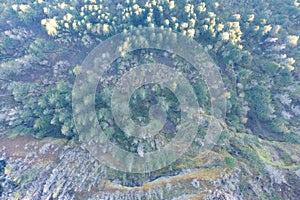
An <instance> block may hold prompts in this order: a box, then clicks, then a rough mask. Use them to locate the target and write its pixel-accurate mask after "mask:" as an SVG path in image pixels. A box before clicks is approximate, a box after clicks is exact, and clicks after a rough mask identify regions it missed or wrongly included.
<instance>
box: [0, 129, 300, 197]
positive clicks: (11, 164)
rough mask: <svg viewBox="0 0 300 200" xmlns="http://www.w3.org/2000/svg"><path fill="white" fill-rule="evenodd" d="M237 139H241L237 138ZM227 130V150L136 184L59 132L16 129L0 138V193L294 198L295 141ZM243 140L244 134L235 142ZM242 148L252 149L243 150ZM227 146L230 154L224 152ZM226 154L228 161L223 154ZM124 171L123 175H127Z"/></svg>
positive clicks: (298, 173)
mask: <svg viewBox="0 0 300 200" xmlns="http://www.w3.org/2000/svg"><path fill="white" fill-rule="evenodd" d="M242 139H243V140H242ZM247 139H248V140H253V141H254V140H255V139H254V137H252V136H249V135H247V134H236V135H235V137H234V139H233V138H231V139H230V140H229V141H230V146H231V148H232V149H234V151H232V150H229V149H227V150H224V149H223V148H222V147H220V146H218V145H217V146H216V147H215V148H214V149H213V150H212V151H206V152H203V153H201V154H199V155H198V156H196V157H193V158H190V161H191V162H190V163H188V162H187V161H186V160H184V158H183V159H182V160H179V161H177V162H176V164H175V165H174V167H173V169H172V170H173V171H177V172H178V173H177V174H175V175H166V173H164V170H165V169H162V170H161V171H160V172H155V173H156V176H155V175H153V174H152V175H150V174H149V176H148V177H151V176H152V177H155V178H152V179H153V180H150V178H149V179H148V180H147V179H144V181H143V182H142V183H140V184H139V185H138V186H136V185H134V184H135V183H134V181H133V182H131V183H130V182H126V181H124V180H123V181H122V179H120V177H119V176H120V174H118V172H115V171H112V170H110V169H109V168H107V167H106V166H104V165H102V164H101V163H99V162H98V161H97V160H95V159H94V158H93V157H92V156H91V155H90V154H89V152H87V151H85V150H84V149H82V148H81V147H80V145H79V144H70V143H68V142H67V141H65V140H63V139H53V138H45V139H42V140H37V139H34V138H32V137H29V136H26V137H22V136H17V137H15V138H13V139H10V138H7V137H6V136H2V137H1V139H0V147H1V148H0V156H1V157H0V169H1V170H0V173H1V175H0V181H1V184H2V189H1V190H0V192H2V196H1V199H31V200H32V199H36V200H38V199H118V200H119V199H130V200H131V199H228V200H229V199H297V197H298V196H299V195H300V191H299V189H298V187H297V186H299V185H300V169H299V164H300V157H299V155H300V147H299V146H297V145H291V144H285V143H279V142H270V141H264V140H261V139H258V140H256V142H255V143H254V142H251V143H247ZM242 141H243V142H242ZM244 148H249V149H252V150H253V151H252V152H253V155H252V157H251V156H250V151H249V155H248V158H247V156H245V155H244V153H245V152H247V151H245V150H243V149H244ZM229 153H230V154H229ZM225 157H227V158H228V157H230V158H232V159H233V161H234V162H235V164H234V165H231V164H230V163H228V162H226V159H224V158H225ZM256 163H257V164H256ZM123 179H130V178H128V177H127V176H126V177H125V178H123Z"/></svg>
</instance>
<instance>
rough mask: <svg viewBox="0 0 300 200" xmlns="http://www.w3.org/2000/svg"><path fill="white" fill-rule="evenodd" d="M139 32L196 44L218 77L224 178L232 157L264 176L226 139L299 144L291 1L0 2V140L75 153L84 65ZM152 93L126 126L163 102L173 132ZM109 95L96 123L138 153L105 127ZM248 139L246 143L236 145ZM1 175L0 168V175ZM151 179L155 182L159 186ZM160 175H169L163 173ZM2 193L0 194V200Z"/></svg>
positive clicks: (298, 54) (175, 116)
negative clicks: (75, 93) (75, 110)
mask: <svg viewBox="0 0 300 200" xmlns="http://www.w3.org/2000/svg"><path fill="white" fill-rule="evenodd" d="M138 27H152V28H154V27H155V28H160V29H162V30H168V31H176V32H179V33H180V34H183V35H185V36H187V37H189V38H191V39H194V40H195V41H197V42H198V43H200V44H201V45H202V46H203V48H204V49H205V51H207V53H208V54H209V55H210V56H211V58H212V59H213V61H214V62H215V63H216V64H217V66H218V67H219V69H220V73H221V75H222V78H223V81H224V84H225V87H226V90H227V92H226V94H225V95H226V99H227V105H226V107H227V111H226V117H225V119H224V122H225V124H226V131H224V133H223V134H222V135H221V137H220V143H221V144H223V143H226V142H228V141H230V142H228V143H226V145H225V147H222V148H224V149H225V150H226V151H227V152H229V156H227V157H226V158H225V160H224V161H225V163H226V164H227V165H228V166H229V168H234V167H235V165H236V163H235V159H233V157H232V156H237V157H243V158H246V159H249V160H253V161H254V162H253V163H252V165H253V167H257V168H258V169H260V170H262V163H261V161H260V160H259V159H258V158H257V156H256V155H255V154H254V153H253V152H252V150H251V148H248V147H245V146H240V145H241V144H240V141H237V139H233V138H230V136H231V134H232V133H245V134H246V135H249V138H252V136H253V137H255V138H256V139H255V140H254V141H256V140H258V139H265V140H267V141H275V142H288V143H291V144H296V145H299V144H300V128H299V127H300V120H299V119H300V84H299V83H300V45H299V44H300V40H299V37H300V2H298V1H297V0H267V1H259V0H253V1H236V0H229V1H228V0H219V1H206V0H201V1H200V0H180V1H173V0H141V1H137V0H125V1H110V0H65V1H62V0H53V1H46V0H30V1H17V0H11V1H4V2H2V3H0V110H1V112H0V130H1V132H3V133H6V134H7V135H9V136H10V137H14V136H16V135H32V136H34V137H36V138H39V139H42V138H45V137H52V138H65V139H67V140H68V141H69V142H71V143H72V144H73V143H74V144H78V143H80V135H78V133H77V131H76V128H75V125H74V121H73V118H72V87H73V83H74V81H75V78H76V75H78V73H79V71H80V70H81V69H82V66H81V64H82V62H83V60H84V58H85V57H86V56H87V54H88V53H89V52H90V51H91V50H92V49H93V48H94V47H96V46H97V45H98V44H101V42H102V41H104V40H105V39H107V38H109V37H110V36H113V35H115V34H118V33H122V32H126V31H128V30H132V29H134V28H138ZM162 54H164V52H161V51H157V50H152V51H150V50H144V51H143V50H142V51H137V52H132V53H130V54H126V55H124V56H123V57H122V58H120V59H118V60H116V61H115V62H114V63H113V66H114V67H115V68H116V69H117V70H118V69H120V68H118V66H119V65H125V66H127V67H128V68H131V67H134V66H136V65H137V63H146V62H150V63H159V62H160V61H161V55H162ZM168 59H169V60H168V62H169V63H172V65H173V66H175V68H177V69H180V70H182V71H184V72H185V73H186V74H187V75H188V73H189V70H186V69H187V68H188V65H189V64H188V63H187V62H186V61H185V60H184V59H182V58H180V57H178V56H173V57H172V56H170V57H169V58H168ZM192 82H193V84H192V85H193V87H194V90H195V92H196V94H197V98H198V103H199V104H200V105H201V106H202V107H203V108H204V109H205V111H206V112H207V113H209V110H210V106H211V104H210V97H209V93H208V92H207V87H205V84H204V82H203V80H202V79H200V78H199V79H197V78H195V77H192ZM151 87H156V90H155V91H156V92H154V93H153V92H151V91H152V90H151V88H150V89H149V88H148V89H147V88H141V89H140V90H138V91H137V92H136V96H135V97H134V98H135V99H133V100H132V101H131V105H130V107H131V108H132V110H134V111H133V112H132V113H133V114H132V117H133V118H134V119H138V118H142V122H141V123H147V122H148V121H149V113H148V112H146V111H149V106H150V104H151V98H150V97H151V96H156V97H157V98H155V100H154V101H156V102H157V101H159V98H162V97H163V98H164V99H165V101H166V104H167V105H166V106H167V107H168V109H167V110H168V111H167V117H168V120H169V122H170V124H171V125H170V128H169V129H173V128H174V127H176V124H178V123H179V122H180V121H179V118H180V117H179V116H180V112H178V109H177V108H178V101H177V100H176V98H175V97H174V95H172V93H171V92H170V91H168V90H166V89H162V88H159V86H155V85H153V86H151ZM110 92H111V91H110V88H109V87H107V88H103V87H98V88H97V94H96V101H97V104H96V109H97V116H98V121H99V122H100V124H101V125H102V127H104V126H105V127H106V126H110V128H107V129H106V130H107V131H106V132H105V133H106V134H107V135H108V137H109V138H110V139H111V140H113V141H114V142H115V143H118V144H119V145H121V146H123V148H124V149H126V150H128V151H132V152H136V151H138V145H137V143H136V141H135V139H134V138H132V137H127V136H124V134H123V133H122V131H121V130H119V129H118V127H117V126H116V124H115V123H114V122H112V121H113V119H112V116H111V108H110V104H109V97H110V95H111V94H110ZM152 100H153V99H152ZM145 102H146V103H145ZM147 102H148V104H147ZM149 102H150V104H149ZM147 106H148V107H147ZM143 120H144V121H143ZM205 128H206V127H205V126H204V127H200V128H199V131H198V135H197V137H199V138H201V137H203V136H204V135H205V134H206V129H205ZM169 129H166V130H163V133H164V134H161V135H160V136H159V137H160V138H156V139H157V140H158V141H160V142H161V143H166V142H168V141H170V140H171V139H172V137H173V136H174V135H173V134H174V133H173V132H169ZM0 134H1V133H0ZM249 138H248V136H247V137H245V138H244V141H243V142H242V143H243V144H245V143H247V140H248V139H249ZM157 140H156V141H157ZM251 142H253V141H252V140H251ZM229 143H231V145H229ZM143 145H144V146H145V148H146V150H147V151H152V150H154V149H156V148H157V147H156V146H155V145H154V146H153V145H152V142H151V141H150V142H149V141H148V142H144V143H143ZM197 146H198V147H197ZM221 146H222V145H221ZM193 147H194V151H192V152H191V154H192V155H196V154H197V151H196V150H195V149H197V148H200V147H199V145H198V143H197V142H194V143H193ZM237 152H238V153H237ZM286 162H288V161H287V160H286ZM1 165H2V164H1V161H0V174H1V172H2V168H1ZM3 166H4V163H3ZM4 167H5V166H4ZM4 167H3V169H4ZM168 170H169V169H168ZM170 171H171V172H170ZM157 174H159V173H157ZM157 174H154V175H153V177H156V176H157V177H159V176H160V175H157ZM162 174H163V173H162ZM165 174H168V175H174V174H177V172H176V170H173V172H172V170H169V172H168V173H165ZM165 174H163V175H165ZM127 176H128V177H127V178H128V180H131V181H127V182H126V180H125V178H124V177H126V174H125V175H124V174H121V175H119V174H118V175H116V177H123V182H124V183H126V184H127V185H134V184H137V183H138V182H139V181H140V180H142V179H144V178H145V177H139V178H140V180H139V178H137V177H135V176H133V175H127ZM153 177H152V178H153ZM153 179H154V178H153ZM137 185H138V184H137ZM1 190H3V189H2V188H1V187H0V194H1ZM271 193H272V192H271ZM271 193H269V194H268V195H270V194H271ZM272 195H273V197H274V198H273V199H275V197H276V198H279V197H278V196H276V195H275V193H274V194H273V193H272ZM0 196H1V195H0Z"/></svg>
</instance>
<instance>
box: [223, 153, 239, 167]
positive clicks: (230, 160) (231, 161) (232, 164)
mask: <svg viewBox="0 0 300 200" xmlns="http://www.w3.org/2000/svg"><path fill="white" fill-rule="evenodd" d="M224 162H225V163H226V165H227V166H228V167H229V168H230V169H234V168H235V166H236V163H235V160H234V158H233V157H229V156H226V157H225V158H224Z"/></svg>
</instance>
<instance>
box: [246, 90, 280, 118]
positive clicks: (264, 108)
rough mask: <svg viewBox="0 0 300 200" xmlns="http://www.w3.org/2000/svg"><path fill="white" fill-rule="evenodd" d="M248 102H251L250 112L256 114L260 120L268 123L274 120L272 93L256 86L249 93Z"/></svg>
mask: <svg viewBox="0 0 300 200" xmlns="http://www.w3.org/2000/svg"><path fill="white" fill-rule="evenodd" d="M248 101H249V102H250V108H251V110H250V112H252V113H254V114H255V115H256V116H257V118H258V119H260V120H262V121H267V120H271V119H272V114H273V112H274V108H273V106H272V98H271V93H270V91H269V90H268V89H267V88H266V87H264V86H262V85H256V86H254V87H253V88H251V89H250V90H249V91H248Z"/></svg>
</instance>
